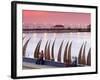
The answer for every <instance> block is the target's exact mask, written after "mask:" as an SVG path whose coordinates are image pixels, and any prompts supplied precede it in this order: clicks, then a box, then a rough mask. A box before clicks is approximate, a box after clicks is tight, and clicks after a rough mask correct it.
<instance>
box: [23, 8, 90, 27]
mask: <svg viewBox="0 0 100 80" xmlns="http://www.w3.org/2000/svg"><path fill="white" fill-rule="evenodd" d="M90 20H91V14H90V13H74V12H53V11H34V10H33V11H32V10H24V11H23V23H24V24H25V25H28V24H64V25H87V24H91V21H90Z"/></svg>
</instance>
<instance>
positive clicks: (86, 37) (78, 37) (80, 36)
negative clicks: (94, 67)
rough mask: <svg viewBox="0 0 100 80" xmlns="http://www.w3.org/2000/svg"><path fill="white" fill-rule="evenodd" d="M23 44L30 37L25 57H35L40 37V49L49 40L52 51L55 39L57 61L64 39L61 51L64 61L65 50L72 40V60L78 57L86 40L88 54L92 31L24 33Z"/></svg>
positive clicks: (42, 48)
mask: <svg viewBox="0 0 100 80" xmlns="http://www.w3.org/2000/svg"><path fill="white" fill-rule="evenodd" d="M23 37H25V38H24V39H23V46H24V44H25V42H26V41H27V40H28V39H29V38H31V39H30V41H29V43H28V45H27V48H26V53H25V57H28V58H34V51H35V48H36V45H37V43H38V42H39V40H40V39H42V43H41V46H40V51H41V50H44V48H45V44H46V42H47V41H50V51H51V47H52V44H53V41H54V40H55V45H54V57H55V61H57V56H58V51H59V47H60V44H61V42H62V41H63V46H62V52H61V58H62V62H63V55H64V50H65V46H66V43H67V42H68V41H69V43H71V42H72V48H71V55H72V60H73V57H78V54H79V50H80V47H81V45H82V44H83V43H84V44H85V42H87V43H86V50H85V53H86V55H85V56H86V57H87V54H88V51H89V49H90V48H91V33H90V32H75V33H23Z"/></svg>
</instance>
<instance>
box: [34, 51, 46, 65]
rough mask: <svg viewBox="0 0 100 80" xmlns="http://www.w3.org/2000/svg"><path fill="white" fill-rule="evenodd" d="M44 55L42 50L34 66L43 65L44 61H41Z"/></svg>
mask: <svg viewBox="0 0 100 80" xmlns="http://www.w3.org/2000/svg"><path fill="white" fill-rule="evenodd" d="M43 57H44V54H43V50H42V51H41V52H40V53H39V58H38V59H37V61H36V64H41V65H43V64H44V60H43Z"/></svg>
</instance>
